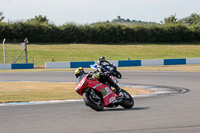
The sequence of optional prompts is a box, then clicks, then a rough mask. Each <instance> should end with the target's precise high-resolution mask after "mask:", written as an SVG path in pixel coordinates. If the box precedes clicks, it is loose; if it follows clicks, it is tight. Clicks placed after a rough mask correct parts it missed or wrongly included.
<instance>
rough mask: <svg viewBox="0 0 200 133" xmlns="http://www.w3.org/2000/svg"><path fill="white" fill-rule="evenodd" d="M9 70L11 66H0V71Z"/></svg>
mask: <svg viewBox="0 0 200 133" xmlns="http://www.w3.org/2000/svg"><path fill="white" fill-rule="evenodd" d="M6 69H11V64H0V70H6Z"/></svg>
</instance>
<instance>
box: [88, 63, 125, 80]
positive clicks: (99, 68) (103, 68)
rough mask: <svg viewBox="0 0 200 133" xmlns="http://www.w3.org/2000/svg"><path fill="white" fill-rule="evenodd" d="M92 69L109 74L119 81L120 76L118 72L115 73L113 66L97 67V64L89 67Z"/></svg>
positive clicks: (115, 69)
mask: <svg viewBox="0 0 200 133" xmlns="http://www.w3.org/2000/svg"><path fill="white" fill-rule="evenodd" d="M90 67H91V68H92V69H95V70H96V71H97V72H109V73H110V75H112V76H114V77H116V78H118V79H121V78H122V75H121V73H120V72H119V71H117V67H116V66H115V65H114V64H110V65H103V66H98V65H97V64H93V65H90Z"/></svg>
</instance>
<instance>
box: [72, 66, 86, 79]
mask: <svg viewBox="0 0 200 133" xmlns="http://www.w3.org/2000/svg"><path fill="white" fill-rule="evenodd" d="M74 74H75V76H76V78H78V77H79V76H81V75H84V74H85V70H84V69H83V68H82V67H78V68H77V69H76V70H75V73H74Z"/></svg>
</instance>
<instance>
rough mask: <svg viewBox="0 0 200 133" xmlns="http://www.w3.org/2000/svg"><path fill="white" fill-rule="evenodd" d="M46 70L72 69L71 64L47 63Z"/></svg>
mask: <svg viewBox="0 0 200 133" xmlns="http://www.w3.org/2000/svg"><path fill="white" fill-rule="evenodd" d="M45 68H70V62H46V63H45Z"/></svg>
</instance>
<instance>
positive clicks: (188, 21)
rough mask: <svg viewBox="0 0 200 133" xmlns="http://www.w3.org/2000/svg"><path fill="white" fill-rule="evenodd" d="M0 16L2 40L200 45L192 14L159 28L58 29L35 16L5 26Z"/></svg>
mask: <svg viewBox="0 0 200 133" xmlns="http://www.w3.org/2000/svg"><path fill="white" fill-rule="evenodd" d="M4 18H5V17H4V16H3V13H2V12H0V39H1V40H3V39H4V38H7V39H13V40H15V39H16V40H20V39H24V38H28V39H29V42H31V43H150V42H154V43H160V42H161V43H162V42H172V43H173V42H192V41H200V15H198V14H191V15H190V16H189V17H187V18H183V19H181V20H178V19H177V18H176V15H172V16H170V17H167V18H165V19H164V21H163V22H162V24H159V25H154V24H152V25H148V26H144V25H131V26H130V25H123V24H116V23H115V24H112V23H94V24H89V25H77V24H74V23H65V24H63V25H61V26H57V25H55V24H53V23H51V22H49V20H48V19H47V17H46V16H42V15H39V16H35V18H32V19H29V20H27V21H15V22H3V19H4Z"/></svg>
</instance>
